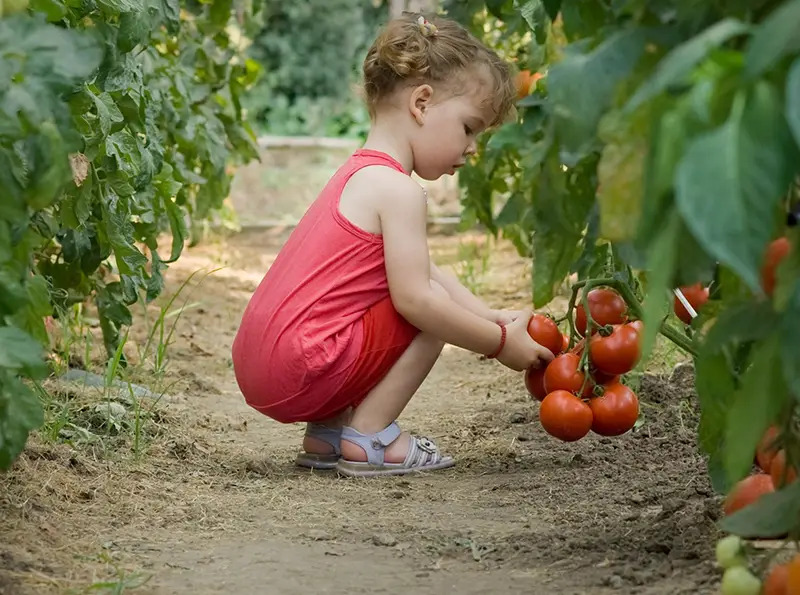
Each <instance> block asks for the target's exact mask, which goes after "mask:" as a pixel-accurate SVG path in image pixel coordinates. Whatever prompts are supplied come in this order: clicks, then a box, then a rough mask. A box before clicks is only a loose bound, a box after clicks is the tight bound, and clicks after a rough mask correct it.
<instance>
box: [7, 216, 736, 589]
mask: <svg viewBox="0 0 800 595" xmlns="http://www.w3.org/2000/svg"><path fill="white" fill-rule="evenodd" d="M287 233H288V232H287V230H280V229H278V230H275V229H273V230H261V231H258V230H251V231H248V232H246V233H240V234H238V235H234V236H231V237H228V238H226V239H219V240H216V241H212V242H209V243H205V244H202V245H199V246H197V247H193V248H190V249H188V250H187V252H186V253H185V255H184V257H182V258H181V259H180V260H179V261H178V262H177V263H175V264H173V265H172V266H171V267H170V269H169V271H168V273H167V277H166V278H167V289H166V293H165V297H164V298H163V299H162V300H160V301H159V302H158V303H157V304H153V305H152V306H151V307H150V309H149V323H147V322H145V319H144V318H143V316H142V314H141V311H140V310H136V312H137V324H135V325H134V327H133V331H132V334H131V337H130V339H129V341H128V344H127V345H126V353H127V354H128V355H129V359H130V369H131V370H133V372H132V374H133V376H134V380H135V381H136V382H137V383H138V384H142V385H145V386H148V387H150V388H154V387H153V384H155V383H156V378H157V376H158V375H156V374H154V373H153V372H152V368H151V367H149V366H151V363H150V360H148V361H137V353H139V352H140V350H141V349H142V346H143V344H144V343H145V342H146V337H145V335H146V329H147V326H148V324H151V325H152V323H153V319H154V317H155V316H156V315H157V313H158V306H159V304H163V303H164V300H165V299H167V297H168V296H170V295H172V294H174V293H175V292H177V291H178V290H179V288H180V286H181V284H182V283H183V282H184V281H186V280H187V279H188V278H189V277H190V275H192V274H193V273H197V272H198V271H200V273H199V274H195V276H194V277H193V278H192V281H191V283H190V286H189V287H187V288H186V289H185V290H184V292H183V293H182V294H181V295H180V296H179V299H178V300H176V302H175V304H174V305H173V308H174V307H177V306H179V305H180V304H183V303H184V302H185V301H186V300H188V302H186V308H185V310H184V311H183V313H182V315H181V316H180V317H172V318H170V319H169V320H177V321H178V322H177V327H176V334H175V336H174V337H173V341H172V344H171V345H170V348H169V351H168V367H167V371H166V373H165V374H164V375H163V377H158V382H157V384H158V387H157V388H155V389H154V390H156V392H158V393H159V394H161V393H163V397H162V398H161V399H160V400H159V401H158V402H157V403H149V404H147V407H146V408H147V411H149V414H148V415H147V416H146V417H147V420H146V423H145V424H144V426H143V428H144V429H143V433H142V435H141V440H140V443H139V456H135V455H134V454H132V452H131V448H132V446H131V445H132V439H131V438H130V436H128V437H119V436H118V437H116V440H117V442H113V441H112V440H111V438H108V439H103V440H100V441H97V442H95V443H93V444H90V445H84V444H78V441H76V440H75V438H74V436H75V435H74V434H73V440H74V442H75V445H74V446H73V445H69V444H64V443H58V441H53V440H50V439H48V438H47V435H46V433H44V434H40V435H36V436H34V437H33V438H32V439H31V441H30V442H29V445H28V447H27V448H26V450H25V452H24V453H23V454H22V456H21V457H20V459H19V460H18V461H17V463H16V464H15V465H14V467H13V468H12V470H11V471H10V472H9V473H7V474H5V475H4V476H0V536H1V537H0V594H8V595H12V594H13V595H17V594H27V593H81V592H86V589H87V588H89V587H90V586H94V588H95V590H93V591H92V592H98V591H100V592H103V591H102V589H100V587H102V584H104V583H105V584H107V585H109V587H108V588H109V590H108V592H112V590H111V589H113V588H121V587H125V589H131V591H132V592H135V593H143V594H144V593H151V594H159V595H161V594H167V593H187V594H189V593H191V594H204V593H242V594H249V593H254V594H255V593H276V594H295V593H297V594H300V593H337V594H338V593H341V594H353V593H447V592H450V591H454V592H457V593H469V594H471V593H476V594H477V593H542V594H548V593H553V594H561V593H563V594H573V593H576V594H577V593H591V594H596V595H602V594H606V593H631V594H633V593H641V594H665V595H666V594H669V595H677V594H681V593H687V594H688V593H692V594H699V593H712V592H714V591H715V589H716V588H717V584H718V578H719V572H718V570H716V569H715V568H714V565H713V557H714V554H713V547H714V543H715V540H716V539H717V538H718V531H717V528H716V522H717V520H718V515H719V514H720V501H719V498H718V497H717V496H716V495H715V494H714V493H713V492H712V490H711V488H710V486H709V482H708V479H707V476H706V470H705V467H704V463H703V460H702V458H701V456H700V455H699V454H698V450H697V445H696V441H695V436H696V424H697V412H696V406H695V403H696V397H695V395H694V394H693V389H692V378H691V370H687V369H686V367H685V366H684V367H679V370H680V371H682V372H684V373H680V374H671V373H670V372H671V369H672V364H670V365H669V366H661V368H660V369H661V370H662V371H663V372H664V373H663V374H658V373H648V374H644V375H643V376H641V378H639V381H640V386H639V388H638V394H639V396H640V399H641V409H642V414H643V415H642V420H641V423H640V425H638V426H637V427H636V428H635V430H634V431H632V432H630V433H628V434H627V435H625V436H622V437H618V438H603V437H599V436H596V435H594V434H591V435H589V436H588V437H586V438H585V439H583V440H581V441H579V442H576V443H571V444H566V443H562V442H559V441H557V440H555V439H553V438H551V437H550V436H548V435H547V434H546V433H545V432H544V431H543V430H542V428H541V426H540V425H539V422H538V414H537V412H538V405H537V404H536V403H535V402H533V401H532V400H531V399H530V398H529V397H528V395H527V393H526V391H525V388H524V385H523V380H522V375H521V374H519V373H514V372H511V371H509V370H507V369H505V368H503V367H502V366H501V365H500V364H498V363H497V362H494V361H487V360H485V359H482V358H481V357H479V356H477V355H475V354H472V353H469V352H467V351H464V350H461V349H459V348H454V347H446V348H445V350H444V352H443V355H442V357H441V360H440V361H439V362H438V363H437V364H436V366H435V367H434V370H433V372H432V373H431V375H430V377H429V378H428V379H427V380H426V382H425V383H424V385H423V386H422V388H421V389H420V391H419V393H418V395H417V396H416V397H415V398H414V399H413V401H412V402H411V404H410V406H409V408H408V409H407V411H406V412H405V413H404V414H403V416H402V418H401V419H400V423H401V424H402V426H403V427H404V428H406V429H409V430H411V431H414V432H420V433H422V434H423V435H427V436H430V437H432V438H434V439H435V440H437V441H438V442H439V444H440V446H441V447H442V448H443V449H444V450H446V451H447V452H449V453H451V454H453V455H454V456H455V457H456V459H457V461H458V463H457V466H456V467H455V468H453V469H451V470H447V471H443V472H435V473H430V474H424V475H416V476H410V477H403V478H383V479H345V478H340V477H338V476H337V475H336V473H335V472H309V471H305V470H300V469H298V468H295V467H294V466H293V464H292V462H293V458H294V456H295V454H296V452H297V449H298V446H299V444H300V441H301V439H302V434H303V427H302V426H300V425H281V424H278V423H276V422H273V421H271V420H270V419H267V418H266V417H263V416H261V415H260V414H258V413H257V412H255V411H253V410H252V409H250V408H248V407H247V406H246V405H245V403H244V402H243V399H242V397H241V395H240V393H239V392H238V390H237V386H236V382H235V379H234V375H233V371H232V368H231V359H230V348H231V343H232V340H233V337H234V333H235V331H236V327H237V323H238V322H239V319H240V316H241V314H242V311H243V309H244V307H245V304H246V302H247V300H248V298H249V296H250V295H251V294H252V292H253V290H254V289H255V287H256V285H257V284H258V282H259V281H260V280H261V278H262V276H263V274H264V272H265V270H266V269H267V268H268V267H269V265H270V263H271V262H272V260H273V258H274V256H275V254H276V252H277V250H278V249H279V247H280V245H281V244H282V242H283V241H285V238H286V234H287ZM487 241H488V240H486V238H485V237H484V236H479V235H474V234H473V235H472V236H469V235H467V236H464V235H461V236H457V235H453V234H451V233H445V232H440V233H434V235H433V237H432V239H431V250H432V253H433V254H434V258H435V259H436V260H437V261H438V262H439V263H441V264H442V265H443V266H446V267H450V268H451V269H453V270H456V271H457V272H459V273H460V274H461V275H462V277H463V278H465V279H467V280H468V281H469V283H470V284H472V285H473V287H474V288H475V290H476V291H477V292H478V293H479V294H480V295H481V296H482V297H483V298H484V299H485V300H486V301H487V302H488V303H489V304H490V305H491V306H493V307H504V308H518V307H524V306H525V305H526V304H527V303H529V295H530V290H529V287H528V285H527V284H528V279H529V278H530V277H529V275H530V271H529V265H528V264H527V263H526V262H525V261H524V260H523V259H520V258H519V257H518V256H517V255H516V253H515V252H514V251H513V249H512V248H511V247H510V246H508V245H507V244H504V243H502V242H500V243H494V242H492V243H491V245H486V244H485V243H486V242H487ZM465 246H468V247H471V248H470V249H471V250H472V251H473V252H472V254H473V256H471V257H470V258H471V260H465V258H464V254H466V253H467V251H465ZM476 254H477V255H480V254H484V255H487V254H488V256H487V257H486V258H485V259H483V260H481V258H480V257H476V256H475V255H476ZM211 271H213V272H211ZM207 272H210V274H208V275H207V276H204V275H205V273H207ZM565 304H566V301H565V300H564V298H563V296H562V297H560V298H559V299H558V300H556V301H555V302H554V303H553V305H552V306H551V307H550V308H549V309H550V310H551V311H552V312H554V313H560V312H559V309H561V311H563V308H564V307H565ZM93 330H94V332H95V334H96V333H97V329H96V328H95V329H93ZM76 351H77V352H79V351H80V350H79V349H78V350H76ZM90 359H91V361H90V362H84V361H81V360H80V357H79V355H75V356H74V361H71V362H70V363H71V364H72V365H73V366H75V365H84V366H86V365H87V364H88V367H90V368H91V369H92V370H94V371H96V372H100V373H102V365H101V364H102V360H101V358H100V357H99V354H96V355H95V356H94V357H93V358H90ZM137 370H138V372H137ZM46 387H47V388H48V390H50V391H51V393H52V394H54V395H57V396H60V399H61V400H60V401H58V402H59V403H62V404H63V403H67V404H69V403H71V402H72V403H75V404H76V407H75V408H74V409H75V410H77V403H79V402H80V400H81V399H87V398H88V397H87V391H88V390H89V389H86V388H83V389H81V388H80V387H76V386H68V385H67V384H65V383H64V382H62V381H58V380H50V381H48V383H47V384H46ZM62 406H63V405H62ZM130 414H131V413H130V411H128V415H130ZM112 443H113V444H116V446H115V447H114V448H113V449H112V448H110V447H109V445H110V444H112ZM125 589H123V590H118V591H113V592H123V591H124V592H128V591H127V590H125Z"/></svg>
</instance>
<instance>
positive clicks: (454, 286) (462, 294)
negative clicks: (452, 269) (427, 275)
mask: <svg viewBox="0 0 800 595" xmlns="http://www.w3.org/2000/svg"><path fill="white" fill-rule="evenodd" d="M430 267H431V279H432V280H434V281H436V282H437V283H438V284H439V285H441V286H442V287H444V288H445V289H446V290H447V293H449V294H450V297H451V298H452V300H453V301H454V302H455V303H457V304H458V305H459V306H462V307H464V308H466V309H467V310H469V311H470V312H472V313H473V314H477V315H478V316H480V317H481V318H485V319H486V320H491V321H492V322H497V321H496V320H495V311H494V310H492V309H491V308H489V306H487V305H486V304H485V303H483V301H481V299H480V298H478V297H477V296H476V295H475V294H473V293H472V292H471V291H470V290H469V289H467V288H466V287H464V285H462V284H461V281H459V280H458V277H456V276H455V275H453V274H452V273H448V272H445V271H443V270H442V269H440V268H439V267H437V266H436V265H435V264H434V263H433V261H431V263H430Z"/></svg>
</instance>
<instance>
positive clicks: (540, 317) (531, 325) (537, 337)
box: [528, 314, 564, 355]
mask: <svg viewBox="0 0 800 595" xmlns="http://www.w3.org/2000/svg"><path fill="white" fill-rule="evenodd" d="M528 334H529V335H530V336H531V339H533V340H534V341H536V342H537V343H538V344H539V345H541V346H542V347H545V348H546V349H549V350H550V351H551V352H552V353H553V355H556V354H558V353H560V352H561V345H562V343H563V342H564V339H563V338H562V336H561V331H560V330H558V325H557V324H556V323H555V322H554V321H553V319H552V318H549V317H547V316H545V315H544V314H534V315H533V316H531V319H530V320H529V321H528Z"/></svg>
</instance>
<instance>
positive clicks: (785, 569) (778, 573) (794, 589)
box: [716, 535, 800, 595]
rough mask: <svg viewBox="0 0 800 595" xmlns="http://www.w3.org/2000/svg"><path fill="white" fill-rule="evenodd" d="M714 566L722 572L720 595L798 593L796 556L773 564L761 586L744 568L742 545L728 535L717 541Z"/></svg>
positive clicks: (799, 558) (799, 573) (799, 574)
mask: <svg viewBox="0 0 800 595" xmlns="http://www.w3.org/2000/svg"><path fill="white" fill-rule="evenodd" d="M716 556H717V564H719V565H720V567H722V568H724V569H725V573H724V574H723V576H722V584H721V585H720V592H721V593H722V595H795V594H797V593H800V554H795V556H794V557H793V558H791V559H790V560H789V561H787V562H783V563H780V564H775V565H773V566H772V568H770V569H769V571H768V572H767V574H766V578H765V580H764V582H763V583H762V582H761V581H760V580H759V579H758V577H756V576H755V575H754V574H753V573H752V572H751V571H750V569H749V568H748V560H747V548H746V547H745V542H744V541H743V540H742V539H741V538H740V537H738V536H736V535H728V536H727V537H723V538H722V539H720V540H719V541H718V542H717V547H716Z"/></svg>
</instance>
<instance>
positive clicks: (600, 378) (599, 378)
mask: <svg viewBox="0 0 800 595" xmlns="http://www.w3.org/2000/svg"><path fill="white" fill-rule="evenodd" d="M590 371H591V373H592V378H593V379H594V383H595V384H599V385H600V386H607V385H609V384H614V383H615V382H619V374H606V373H605V372H601V371H600V370H596V369H593V370H590Z"/></svg>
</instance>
